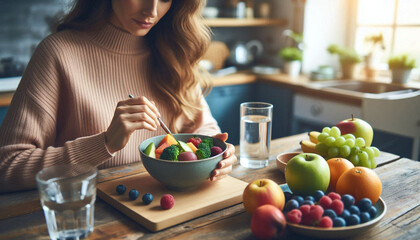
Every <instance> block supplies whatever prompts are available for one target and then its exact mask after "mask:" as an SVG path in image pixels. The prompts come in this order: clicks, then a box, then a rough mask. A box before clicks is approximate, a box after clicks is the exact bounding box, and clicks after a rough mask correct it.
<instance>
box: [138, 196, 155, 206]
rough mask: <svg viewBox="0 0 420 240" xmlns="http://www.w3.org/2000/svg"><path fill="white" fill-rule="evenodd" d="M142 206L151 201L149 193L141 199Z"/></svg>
mask: <svg viewBox="0 0 420 240" xmlns="http://www.w3.org/2000/svg"><path fill="white" fill-rule="evenodd" d="M141 200H142V201H143V203H144V204H146V205H148V204H150V203H151V202H152V201H153V195H152V194H151V193H146V194H144V195H143V197H142V198H141Z"/></svg>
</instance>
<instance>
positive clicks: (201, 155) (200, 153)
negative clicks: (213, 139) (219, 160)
mask: <svg viewBox="0 0 420 240" xmlns="http://www.w3.org/2000/svg"><path fill="white" fill-rule="evenodd" d="M195 155H197V158H198V159H205V158H209V157H210V156H211V150H210V146H209V144H208V143H205V142H202V143H200V144H198V149H197V151H195Z"/></svg>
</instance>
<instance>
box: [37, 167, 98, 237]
mask: <svg viewBox="0 0 420 240" xmlns="http://www.w3.org/2000/svg"><path fill="white" fill-rule="evenodd" d="M97 174H98V171H97V169H96V168H95V167H91V166H88V165H83V164H78V165H70V164H68V165H57V166H52V167H49V168H45V169H43V170H41V171H40V172H38V174H37V175H36V181H37V184H38V191H39V195H40V199H41V205H42V208H43V209H44V214H45V220H46V222H47V227H48V233H49V235H50V238H51V239H80V238H84V237H87V236H88V235H89V234H90V233H91V232H92V231H93V223H94V210H95V200H96V176H97Z"/></svg>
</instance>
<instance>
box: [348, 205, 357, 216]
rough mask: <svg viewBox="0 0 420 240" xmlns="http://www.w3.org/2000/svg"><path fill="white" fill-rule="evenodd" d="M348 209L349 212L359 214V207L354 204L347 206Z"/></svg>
mask: <svg viewBox="0 0 420 240" xmlns="http://www.w3.org/2000/svg"><path fill="white" fill-rule="evenodd" d="M349 211H350V213H352V214H356V215H360V209H359V207H358V206H356V205H352V206H350V207H349Z"/></svg>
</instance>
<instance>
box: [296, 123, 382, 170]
mask: <svg viewBox="0 0 420 240" xmlns="http://www.w3.org/2000/svg"><path fill="white" fill-rule="evenodd" d="M309 139H310V141H307V140H303V141H301V142H300V145H301V148H302V151H303V152H307V153H317V154H319V155H321V156H323V157H326V158H334V157H342V158H346V159H348V160H350V161H351V162H352V163H353V164H354V165H355V166H363V167H367V168H372V169H373V168H376V165H377V163H376V159H375V158H376V157H378V156H379V155H380V151H379V149H378V148H376V147H374V146H371V143H372V140H373V130H372V127H371V126H370V124H368V123H367V122H365V121H363V120H362V119H357V118H351V119H347V120H344V121H341V122H339V123H338V124H337V125H336V126H333V127H331V128H330V127H324V128H323V129H322V132H317V131H312V132H310V133H309Z"/></svg>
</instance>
